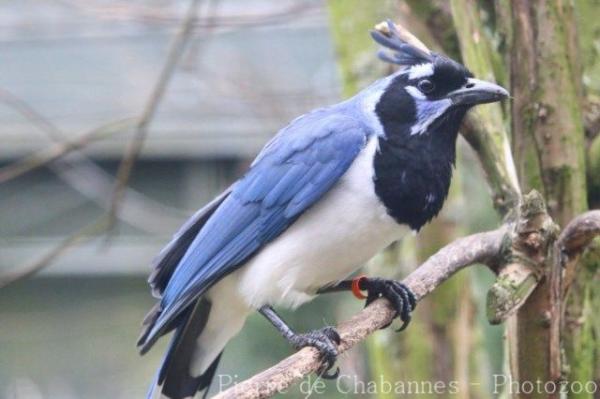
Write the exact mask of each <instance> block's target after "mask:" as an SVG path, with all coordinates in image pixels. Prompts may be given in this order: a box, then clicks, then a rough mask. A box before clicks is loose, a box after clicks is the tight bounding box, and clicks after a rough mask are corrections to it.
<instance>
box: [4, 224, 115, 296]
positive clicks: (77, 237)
mask: <svg viewBox="0 0 600 399" xmlns="http://www.w3.org/2000/svg"><path fill="white" fill-rule="evenodd" d="M106 221H107V220H106V216H102V217H100V218H98V219H97V220H95V221H94V222H92V223H90V224H88V225H86V226H84V227H83V228H81V229H80V230H78V231H77V232H75V233H74V234H72V235H70V236H68V237H67V238H65V239H64V240H63V241H62V242H61V243H60V244H59V245H57V246H56V247H54V248H52V249H51V250H50V251H48V253H46V254H44V255H43V256H42V257H40V258H39V259H36V260H35V261H33V262H31V263H28V264H25V265H23V266H18V267H15V268H14V269H13V270H10V271H8V272H6V273H3V274H2V275H0V289H2V288H4V287H6V286H7V285H10V284H12V283H14V282H16V281H19V280H22V279H25V278H28V277H31V276H32V275H34V274H36V273H37V272H39V271H40V270H42V269H44V268H45V267H47V266H48V265H50V264H51V263H52V262H53V261H54V260H55V259H57V258H58V257H59V256H61V255H63V254H64V253H65V252H67V251H68V250H69V249H71V248H72V247H73V246H74V245H76V244H78V243H81V242H83V241H86V240H90V239H92V238H94V237H96V236H97V235H98V234H100V233H101V232H103V231H104V230H106V226H107V223H106Z"/></svg>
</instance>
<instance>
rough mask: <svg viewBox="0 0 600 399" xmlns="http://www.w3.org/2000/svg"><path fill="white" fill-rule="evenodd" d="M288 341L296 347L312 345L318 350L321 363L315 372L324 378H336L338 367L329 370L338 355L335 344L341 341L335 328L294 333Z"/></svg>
mask: <svg viewBox="0 0 600 399" xmlns="http://www.w3.org/2000/svg"><path fill="white" fill-rule="evenodd" d="M290 341H291V343H292V345H294V347H295V348H296V349H300V348H303V347H305V346H312V347H314V348H316V349H317V350H318V351H319V353H320V355H321V360H322V364H321V367H319V369H318V370H317V374H318V375H319V376H320V377H322V378H325V379H336V378H337V377H338V376H339V373H340V370H339V367H338V368H337V370H336V371H335V372H333V373H330V372H329V371H330V370H331V369H332V368H333V366H334V365H335V361H336V360H337V356H338V350H337V346H338V345H339V344H340V342H341V337H340V334H338V332H337V331H336V330H335V328H333V327H324V328H322V329H320V330H315V331H312V332H309V333H307V334H299V335H295V336H294V337H292V338H291V340H290Z"/></svg>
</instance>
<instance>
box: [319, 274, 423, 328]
mask: <svg viewBox="0 0 600 399" xmlns="http://www.w3.org/2000/svg"><path fill="white" fill-rule="evenodd" d="M339 291H352V293H353V294H354V295H355V296H356V297H357V298H359V299H366V300H367V301H366V303H365V306H367V305H369V304H370V303H371V302H373V301H374V300H375V299H377V298H380V297H384V298H387V299H388V300H389V301H390V302H391V304H392V306H393V307H394V309H395V310H396V316H397V317H400V320H402V326H400V328H399V329H398V330H397V331H402V330H404V329H405V328H406V327H407V326H408V324H409V323H410V319H411V315H410V313H411V312H412V311H413V310H414V309H415V307H416V306H417V301H416V299H415V295H414V294H413V292H412V291H411V290H410V288H408V287H407V286H406V285H404V284H402V283H401V282H399V281H396V280H391V279H384V278H379V277H366V276H359V277H356V278H354V279H352V280H343V281H340V282H339V283H336V284H335V285H330V286H326V287H323V288H321V289H319V290H318V291H317V293H318V294H324V293H328V292H339ZM361 291H367V295H366V296H364V295H363V294H362V293H361ZM386 327H387V325H386V326H384V327H383V328H386Z"/></svg>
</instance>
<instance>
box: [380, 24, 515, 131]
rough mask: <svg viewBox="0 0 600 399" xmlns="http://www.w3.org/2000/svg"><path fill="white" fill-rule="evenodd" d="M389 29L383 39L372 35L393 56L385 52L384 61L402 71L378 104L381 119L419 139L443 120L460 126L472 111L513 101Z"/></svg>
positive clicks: (441, 56)
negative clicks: (491, 104)
mask: <svg viewBox="0 0 600 399" xmlns="http://www.w3.org/2000/svg"><path fill="white" fill-rule="evenodd" d="M386 28H387V29H385V31H386V32H384V33H382V32H381V31H379V30H374V31H372V32H371V35H372V36H373V39H374V40H375V41H376V42H377V43H379V44H381V45H382V46H384V47H386V48H388V49H390V50H392V53H387V52H383V51H382V52H380V53H379V57H380V58H381V59H382V60H384V61H386V62H389V63H393V64H398V65H401V66H402V68H401V69H400V71H399V72H397V73H396V74H394V75H393V77H392V80H391V81H390V83H389V84H388V85H387V87H386V88H385V90H384V93H383V95H382V97H381V99H380V101H379V103H378V104H377V109H376V111H377V113H378V114H379V117H380V118H382V119H392V120H395V121H396V122H397V123H401V124H403V125H405V126H406V127H407V129H408V130H409V133H410V134H411V135H416V134H422V133H425V132H427V131H428V130H429V128H430V127H431V126H432V125H434V124H435V123H436V121H438V120H440V119H441V120H448V121H453V122H458V123H460V119H462V116H464V114H465V112H466V111H467V110H468V109H469V108H471V107H473V106H475V105H478V104H485V103H491V102H496V101H500V100H502V99H504V98H506V97H508V95H509V94H508V92H507V91H506V90H505V89H504V88H502V87H501V86H498V85H497V84H495V83H491V82H486V81H483V80H479V79H476V78H475V77H474V76H473V74H472V73H471V72H470V71H469V70H468V69H467V68H465V67H464V66H463V65H461V64H459V63H458V62H456V61H454V60H451V59H450V58H448V57H446V56H444V55H441V54H436V53H434V52H430V51H429V50H428V49H427V48H426V47H425V46H424V45H419V44H420V42H419V43H417V44H416V45H415V44H411V43H408V42H407V41H405V40H404V39H403V38H402V37H401V35H400V32H398V30H397V28H396V26H395V25H394V24H393V23H392V22H391V21H388V22H387V27H386ZM407 110H408V112H407ZM455 117H458V119H459V120H455V119H456V118H455ZM455 124H456V123H455ZM456 129H458V126H456Z"/></svg>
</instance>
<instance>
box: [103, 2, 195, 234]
mask: <svg viewBox="0 0 600 399" xmlns="http://www.w3.org/2000/svg"><path fill="white" fill-rule="evenodd" d="M199 2H200V0H191V2H190V5H189V8H188V10H187V14H186V16H185V19H184V20H183V22H182V24H181V27H180V29H179V32H178V33H177V35H176V36H175V38H174V40H173V43H172V44H171V46H170V48H169V52H168V55H167V59H166V61H165V64H164V65H163V68H162V70H161V71H160V75H159V77H158V80H157V81H156V83H155V85H154V88H153V90H152V92H151V94H150V97H149V98H148V102H147V103H146V106H145V107H144V110H143V112H142V114H141V115H140V117H139V119H138V121H137V123H136V128H135V132H134V135H133V137H132V138H131V141H130V142H129V145H128V147H127V149H126V151H125V155H124V156H123V159H122V160H121V163H120V164H119V169H118V170H117V177H116V183H115V187H114V191H113V195H112V200H111V204H110V208H109V211H108V221H109V228H112V227H113V225H114V223H115V221H116V220H117V214H118V213H119V209H120V206H121V203H122V202H123V197H124V195H125V189H126V187H127V185H128V182H129V178H130V176H131V172H132V171H133V167H134V165H135V162H136V160H137V158H138V156H139V154H140V152H141V151H142V147H143V145H144V142H145V140H146V136H147V134H148V126H149V125H150V123H151V122H152V119H153V118H154V115H155V113H156V110H157V109H158V105H159V103H160V101H161V99H162V98H163V95H164V93H165V91H166V89H167V85H168V84H169V81H170V80H171V77H172V76H173V72H174V71H175V67H176V66H177V63H178V62H179V59H180V58H181V57H182V55H183V53H184V50H185V48H186V45H187V43H188V39H189V38H190V36H191V34H192V32H193V30H194V23H195V21H196V18H197V8H198V4H199Z"/></svg>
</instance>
